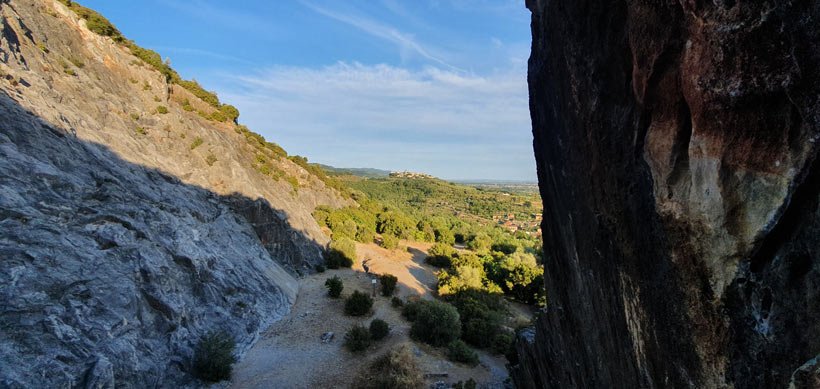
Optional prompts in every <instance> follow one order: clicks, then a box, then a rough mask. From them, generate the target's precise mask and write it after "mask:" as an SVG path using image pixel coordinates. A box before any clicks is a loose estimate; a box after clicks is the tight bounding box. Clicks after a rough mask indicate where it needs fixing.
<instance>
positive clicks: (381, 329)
mask: <svg viewBox="0 0 820 389" xmlns="http://www.w3.org/2000/svg"><path fill="white" fill-rule="evenodd" d="M389 333H390V326H389V325H388V324H387V322H386V321H384V320H382V319H373V321H371V322H370V336H372V337H373V340H382V339H384V337H385V336H387V334H389Z"/></svg>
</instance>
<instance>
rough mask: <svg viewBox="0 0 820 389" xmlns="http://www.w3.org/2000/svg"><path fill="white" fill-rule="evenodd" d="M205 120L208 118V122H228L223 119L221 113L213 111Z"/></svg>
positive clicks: (226, 119) (223, 116)
mask: <svg viewBox="0 0 820 389" xmlns="http://www.w3.org/2000/svg"><path fill="white" fill-rule="evenodd" d="M207 118H208V120H213V121H217V122H226V121H228V118H227V117H225V114H223V113H222V112H221V111H213V112H211V114H210V115H208V116H207Z"/></svg>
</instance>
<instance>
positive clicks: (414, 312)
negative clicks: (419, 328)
mask: <svg viewBox="0 0 820 389" xmlns="http://www.w3.org/2000/svg"><path fill="white" fill-rule="evenodd" d="M423 305H424V300H420V299H417V300H408V301H407V303H406V304H404V309H402V310H401V315H402V316H404V318H405V319H407V321H415V320H416V317H418V315H419V311H421V307H422V306H423Z"/></svg>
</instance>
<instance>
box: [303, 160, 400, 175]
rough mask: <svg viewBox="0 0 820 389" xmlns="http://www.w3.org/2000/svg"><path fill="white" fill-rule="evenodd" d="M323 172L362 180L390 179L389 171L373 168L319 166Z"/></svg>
mask: <svg viewBox="0 0 820 389" xmlns="http://www.w3.org/2000/svg"><path fill="white" fill-rule="evenodd" d="M317 165H319V167H321V168H322V170H324V171H326V172H328V173H331V174H336V175H351V176H356V177H362V178H387V177H390V171H389V170H381V169H373V168H341V167H334V166H330V165H324V164H321V163H319V164H317Z"/></svg>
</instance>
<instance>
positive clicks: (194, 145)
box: [191, 138, 204, 150]
mask: <svg viewBox="0 0 820 389" xmlns="http://www.w3.org/2000/svg"><path fill="white" fill-rule="evenodd" d="M202 142H204V141H203V140H202V138H196V139H194V141H193V142H192V143H191V150H193V149H195V148H197V147H199V146H200V145H202Z"/></svg>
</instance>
